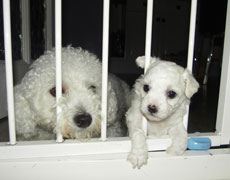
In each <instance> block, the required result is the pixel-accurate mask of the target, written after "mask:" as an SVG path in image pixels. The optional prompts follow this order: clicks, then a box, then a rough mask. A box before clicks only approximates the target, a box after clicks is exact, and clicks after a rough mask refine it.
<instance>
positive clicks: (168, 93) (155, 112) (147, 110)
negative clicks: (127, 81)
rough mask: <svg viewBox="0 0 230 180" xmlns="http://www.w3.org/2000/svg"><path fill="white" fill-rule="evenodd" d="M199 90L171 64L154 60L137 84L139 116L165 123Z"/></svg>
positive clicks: (183, 73) (182, 71) (186, 73)
mask: <svg viewBox="0 0 230 180" xmlns="http://www.w3.org/2000/svg"><path fill="white" fill-rule="evenodd" d="M139 60H140V59H139ZM142 60H143V59H142ZM137 63H139V66H142V65H143V64H142V65H141V62H138V61H137ZM142 63H143V62H142ZM198 86H199V85H198V83H197V82H196V80H195V79H194V78H193V76H192V75H191V74H190V73H189V72H188V71H187V70H185V69H184V68H182V67H180V66H178V65H176V64H175V63H172V62H166V61H160V60H154V62H152V63H151V64H150V67H149V69H148V70H147V72H146V74H145V75H144V76H143V77H142V79H140V80H139V87H138V88H139V95H140V98H141V107H140V109H141V112H142V114H143V115H144V116H145V117H146V118H147V119H148V120H149V121H161V120H164V119H167V118H168V117H169V116H171V115H172V114H173V113H174V112H175V111H177V109H178V108H179V107H180V105H181V104H182V102H183V101H185V100H186V99H190V98H191V96H192V95H193V94H194V93H195V92H196V91H197V90H198Z"/></svg>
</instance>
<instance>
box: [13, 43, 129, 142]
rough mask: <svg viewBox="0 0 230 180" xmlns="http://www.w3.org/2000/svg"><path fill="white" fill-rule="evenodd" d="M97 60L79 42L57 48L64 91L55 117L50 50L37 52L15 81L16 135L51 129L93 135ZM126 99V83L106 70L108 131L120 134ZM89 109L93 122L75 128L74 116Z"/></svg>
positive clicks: (46, 134) (40, 134) (97, 120)
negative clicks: (107, 73) (59, 108)
mask: <svg viewBox="0 0 230 180" xmlns="http://www.w3.org/2000/svg"><path fill="white" fill-rule="evenodd" d="M101 70H102V68H101V62H100V61H99V59H97V57H96V56H95V55H94V54H91V53H89V52H88V51H85V50H82V49H81V48H72V47H67V48H63V50H62V83H63V89H64V91H65V93H64V94H63V96H62V98H61V100H60V102H59V103H58V105H59V106H60V107H61V108H62V111H61V113H60V114H59V117H60V120H59V122H58V123H56V106H57V104H56V100H55V97H53V96H52V95H51V93H50V89H52V88H53V87H55V54H54V51H50V52H47V53H46V54H44V55H42V56H41V57H40V58H38V59H37V60H36V61H35V62H34V63H33V64H32V66H31V68H30V70H29V72H28V73H27V74H26V75H25V76H24V78H23V80H22V82H21V84H19V85H17V86H16V87H15V109H16V132H17V138H18V139H19V140H31V139H32V140H35V139H38V140H43V139H54V138H55V132H57V131H58V132H60V133H61V134H62V135H63V136H64V137H65V138H77V139H82V138H91V137H98V136H99V135H100V131H101V130H100V129H101V85H102V82H101ZM128 101H129V87H128V85H127V84H126V83H125V82H123V81H121V80H120V79H118V78H117V77H115V76H114V75H109V80H108V120H107V127H108V130H107V133H108V136H110V137H111V136H112V137H114V136H124V135H125V134H126V133H125V130H126V129H125V127H123V126H122V121H123V120H124V118H123V117H124V114H125V112H126V110H127V105H128V103H129V102H128ZM84 113H87V114H90V115H91V118H92V123H91V124H90V125H89V126H88V127H86V128H82V127H81V128H80V127H78V126H77V125H76V123H74V121H73V119H74V117H75V116H77V115H79V114H84Z"/></svg>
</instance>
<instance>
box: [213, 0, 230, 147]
mask: <svg viewBox="0 0 230 180" xmlns="http://www.w3.org/2000/svg"><path fill="white" fill-rule="evenodd" d="M229 91H230V2H229V1H228V5H227V17H226V25H225V36H224V51H223V63H222V72H221V82H220V93H219V102H218V111H217V121H216V130H217V133H219V134H220V135H221V137H222V143H223V144H226V143H228V144H229V142H230V131H229V127H230V111H229V106H230V95H229Z"/></svg>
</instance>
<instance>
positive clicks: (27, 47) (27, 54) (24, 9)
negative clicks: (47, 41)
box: [21, 0, 31, 64]
mask: <svg viewBox="0 0 230 180" xmlns="http://www.w3.org/2000/svg"><path fill="white" fill-rule="evenodd" d="M21 14H22V59H23V61H25V62H26V63H28V64H29V63H30V61H31V42H30V0H22V1H21Z"/></svg>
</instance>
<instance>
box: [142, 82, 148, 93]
mask: <svg viewBox="0 0 230 180" xmlns="http://www.w3.org/2000/svg"><path fill="white" fill-rule="evenodd" d="M143 90H144V91H145V92H148V91H149V85H147V84H145V85H144V86H143Z"/></svg>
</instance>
